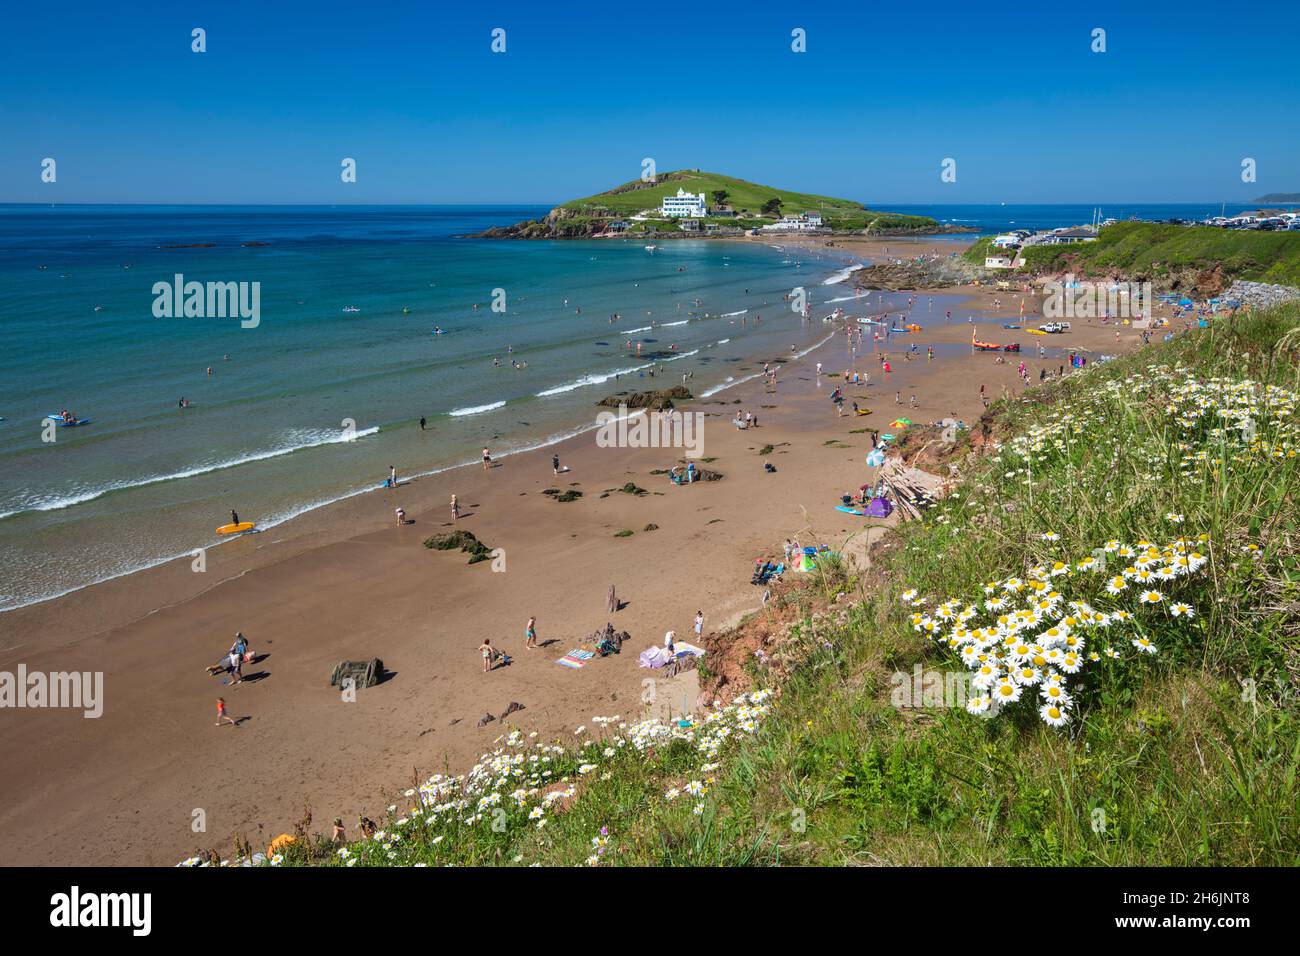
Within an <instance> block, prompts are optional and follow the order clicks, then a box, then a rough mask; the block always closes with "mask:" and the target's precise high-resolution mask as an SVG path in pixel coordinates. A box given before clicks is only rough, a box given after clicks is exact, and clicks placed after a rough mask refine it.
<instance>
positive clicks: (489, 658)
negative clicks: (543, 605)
mask: <svg viewBox="0 0 1300 956" xmlns="http://www.w3.org/2000/svg"><path fill="white" fill-rule="evenodd" d="M537 647H538V644H537V617H536V615H534V616H532V617H530V618H528V623H527V624H525V625H524V650H528V651H532V650H536V649H537ZM478 652H479V656H481V657H482V658H483V673H484V674H486V673H487V672H488V671H490V670H492V669H493V668H494V667H496V666H497V664H502V665H506V664H509V663H510V655H509V654H507V653H506V652H505V651H502V650H499V649H497V648H495V647H493V646H492V638H490V637H485V638H483V643H482V644H480V645H479V646H478Z"/></svg>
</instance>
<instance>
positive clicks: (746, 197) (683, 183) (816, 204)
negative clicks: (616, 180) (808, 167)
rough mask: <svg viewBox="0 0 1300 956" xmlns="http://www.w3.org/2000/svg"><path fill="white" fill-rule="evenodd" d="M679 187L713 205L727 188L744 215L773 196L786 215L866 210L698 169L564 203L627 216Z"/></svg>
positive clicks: (846, 213)
mask: <svg viewBox="0 0 1300 956" xmlns="http://www.w3.org/2000/svg"><path fill="white" fill-rule="evenodd" d="M678 189H684V190H686V191H687V192H688V193H700V192H703V193H704V195H705V198H706V199H707V201H708V203H709V205H710V206H712V205H715V202H714V199H713V193H714V192H715V191H717V190H725V191H726V192H727V193H728V196H727V205H729V206H731V208H732V209H734V210H735V211H736V212H737V214H741V215H743V214H744V213H746V212H749V213H754V214H757V213H758V212H759V210H761V209H762V208H763V204H764V203H766V202H767V201H768V200H769V199H772V198H773V197H776V198H779V199H780V200H781V203H782V207H781V210H782V214H783V215H793V214H796V213H801V212H818V211H820V212H821V213H822V214H823V215H825V216H830V215H844V216H850V215H861V214H862V213H863V208H862V204H861V203H857V202H853V201H852V200H850V199H836V198H834V197H832V196H818V195H816V194H814V193H801V192H795V191H793V190H790V189H776V188H774V187H772V186H761V185H759V184H758V183H751V182H748V181H746V180H744V179H737V178H736V177H734V176H723V175H721V174H719V173H705V172H697V171H695V170H678V171H676V172H671V173H665V174H663V175H661V176H659V177H658V182H655V183H643V182H641V181H640V180H633V181H632V182H629V183H624V184H623V185H622V186H617V187H615V188H614V189H611V190H609V191H607V192H603V193H597V194H596V195H595V196H587V197H586V198H584V199H574V200H572V201H570V202H566V203H564V204H563V205H564V207H565V208H566V209H571V210H574V211H577V212H595V211H598V210H608V211H609V213H612V214H613V215H616V216H627V215H631V214H633V213H638V212H644V211H645V210H648V209H658V208H659V204H660V201H661V200H662V199H663V197H664V196H673V195H676V193H677V190H678Z"/></svg>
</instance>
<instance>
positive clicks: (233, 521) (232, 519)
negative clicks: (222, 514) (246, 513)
mask: <svg viewBox="0 0 1300 956" xmlns="http://www.w3.org/2000/svg"><path fill="white" fill-rule="evenodd" d="M230 523H231V524H239V515H237V514H236V513H235V509H234V508H231V509H230Z"/></svg>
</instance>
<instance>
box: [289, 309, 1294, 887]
mask: <svg viewBox="0 0 1300 956" xmlns="http://www.w3.org/2000/svg"><path fill="white" fill-rule="evenodd" d="M1298 328H1300V307H1296V306H1288V307H1285V308H1282V309H1277V310H1272V311H1269V312H1263V313H1256V314H1254V315H1241V316H1237V317H1235V318H1233V319H1221V320H1217V321H1216V322H1215V323H1214V324H1212V325H1211V326H1210V327H1209V328H1207V329H1205V330H1199V331H1193V332H1189V333H1186V334H1184V335H1180V336H1179V337H1178V338H1176V339H1174V340H1173V341H1171V342H1169V343H1165V344H1162V345H1157V346H1154V347H1152V348H1149V349H1146V350H1143V351H1142V352H1140V353H1136V354H1134V355H1130V356H1126V357H1124V358H1121V359H1118V360H1115V361H1113V362H1110V363H1105V364H1101V365H1095V366H1093V367H1090V368H1089V369H1088V370H1086V371H1084V372H1080V373H1076V374H1074V375H1072V376H1071V377H1069V378H1067V379H1066V380H1064V381H1062V382H1059V383H1051V384H1049V385H1048V386H1046V387H1038V388H1034V389H1031V390H1029V391H1028V392H1026V393H1025V394H1024V395H1023V396H1021V397H1018V398H1014V399H1004V400H1002V401H999V402H997V403H995V404H994V406H993V408H992V409H991V412H990V416H989V417H988V418H986V420H985V422H984V423H982V425H987V426H988V428H989V431H988V433H987V435H988V439H989V442H988V443H986V444H985V445H984V448H983V450H984V452H985V453H984V454H982V455H979V456H971V457H969V458H966V457H963V454H962V453H963V451H964V450H969V447H970V446H969V445H968V443H969V442H970V441H971V437H970V436H967V437H966V438H964V439H962V442H961V443H960V444H959V446H958V455H957V456H956V457H954V458H953V459H952V460H953V461H956V462H959V463H960V467H961V469H962V472H963V480H962V482H961V484H960V485H959V486H958V488H957V490H956V493H955V494H953V495H950V496H949V497H947V498H946V499H944V500H943V501H942V502H940V503H939V504H938V505H936V506H935V507H934V508H933V509H931V510H930V511H928V512H926V514H925V517H924V519H923V520H921V521H916V522H910V523H908V524H905V525H903V526H901V527H900V528H899V529H898V531H897V533H896V534H895V535H894V536H893V537H892V538H891V539H890V540H889V541H888V542H886V543H885V546H883V547H882V546H881V545H877V546H876V548H877V551H876V554H875V560H874V562H873V569H872V573H871V575H870V579H869V580H854V579H852V578H851V577H849V576H847V575H846V574H845V573H844V572H843V570H842V569H841V568H839V567H838V565H836V564H835V563H834V562H828V563H827V565H826V566H825V567H824V568H823V569H822V572H821V573H820V574H816V575H809V576H808V579H807V582H806V585H805V587H804V589H803V590H802V591H797V592H795V593H794V594H793V595H791V596H787V597H782V598H781V600H783V601H790V602H793V603H792V604H791V607H792V609H793V610H794V612H795V613H796V615H799V614H803V615H804V617H803V619H802V622H801V623H799V624H797V625H795V627H794V629H793V631H791V632H790V635H789V637H788V638H787V644H788V645H789V646H788V647H787V648H786V652H785V654H784V655H783V656H784V658H785V659H786V660H787V661H790V662H791V665H790V667H789V669H787V670H786V672H785V674H784V676H783V679H782V680H781V681H780V682H779V687H775V686H774V687H773V689H775V690H776V691H777V692H776V693H775V694H774V695H773V696H772V697H771V698H770V699H766V700H763V699H760V700H758V701H757V702H756V706H757V707H758V709H759V711H761V713H760V714H758V715H756V716H754V719H753V720H752V721H751V720H749V719H748V718H749V717H750V714H749V713H748V712H744V711H742V712H741V713H739V714H736V715H733V716H731V717H728V718H726V719H725V720H724V721H723V722H722V723H723V724H724V725H725V726H726V728H727V730H728V731H729V732H728V734H727V735H725V743H721V744H719V743H718V741H719V740H720V739H722V736H723V735H715V736H714V738H713V744H714V745H716V749H709V747H708V746H705V745H704V743H703V742H702V741H700V740H688V739H669V738H667V737H659V738H655V740H656V741H657V742H653V743H652V744H651V745H650V746H645V744H646V743H647V741H648V740H649V738H644V737H643V738H642V739H641V741H640V745H637V744H636V741H635V740H629V739H627V738H629V737H634V736H635V735H634V734H632V733H631V732H629V731H621V730H618V729H616V728H615V727H614V726H613V725H609V726H607V727H605V728H604V729H601V730H599V731H596V733H597V734H598V735H599V736H600V739H599V740H594V739H590V737H591V735H592V733H593V730H592V729H586V730H585V731H584V733H582V734H579V735H578V736H576V737H575V738H574V740H575V741H585V742H579V743H575V742H573V741H569V742H564V743H563V745H562V746H556V747H554V748H551V749H545V748H539V747H537V746H536V745H534V744H528V745H526V746H525V745H524V743H523V742H521V743H520V745H519V747H518V751H517V754H516V756H513V757H512V756H510V754H511V753H515V751H512V750H511V749H510V748H509V747H507V748H506V751H505V756H503V757H499V758H497V761H498V764H497V766H498V768H499V769H497V770H494V771H493V774H499V775H500V782H492V783H491V785H490V786H486V785H485V786H484V787H483V788H481V789H480V790H478V791H476V793H475V798H474V799H473V800H466V801H464V802H463V803H460V804H457V803H455V802H454V800H453V798H452V797H450V796H446V795H441V794H440V796H439V798H438V800H437V801H435V802H434V803H435V805H432V806H431V805H426V806H425V807H423V808H415V809H416V810H417V812H412V810H413V808H412V807H411V806H410V804H411V800H410V799H406V798H398V799H397V801H396V802H397V803H398V804H400V805H401V807H400V809H398V810H397V811H396V812H395V813H394V815H393V817H394V818H393V819H391V820H388V821H385V822H383V824H382V829H381V831H380V833H379V834H378V835H376V836H375V837H374V838H373V839H368V840H360V841H358V842H356V843H353V844H351V845H350V846H348V847H346V848H344V849H345V850H346V852H345V853H339V849H338V848H337V847H332V846H330V845H329V844H328V842H326V841H324V840H322V839H309V838H307V837H306V835H305V834H303V835H302V839H300V840H299V841H298V843H297V844H295V845H294V846H293V847H292V848H290V849H289V850H288V851H286V852H285V854H284V858H283V862H284V864H286V865H292V864H300V863H305V862H309V861H311V862H316V863H324V864H334V865H358V864H359V865H409V864H417V863H418V864H430V865H440V864H446V863H456V864H504V865H511V864H515V865H528V864H534V863H537V864H542V865H581V864H583V863H584V862H589V863H595V864H597V865H610V864H614V865H618V864H627V865H709V866H713V865H755V864H758V865H762V864H802V865H841V864H879V865H894V866H897V865H983V864H993V865H1012V866H1052V865H1098V866H1111V865H1152V866H1168V865H1180V866H1201V865H1229V866H1245V865H1295V864H1296V863H1298V862H1300V787H1298V786H1297V783H1298V782H1297V773H1298V772H1300V694H1298V693H1297V690H1296V687H1297V678H1298V677H1300V507H1297V504H1298V503H1297V493H1296V492H1297V486H1298V484H1300V453H1298V452H1300V438H1298V437H1297V436H1298V435H1300V427H1298V426H1300V423H1297V421H1296V418H1297V409H1296V397H1295V394H1296V393H1297V392H1300V365H1298V364H1297V354H1298V353H1300V331H1297V329H1298ZM1207 410H1208V413H1207ZM978 431H979V433H980V435H981V436H982V435H984V434H985V432H984V430H983V428H982V427H981V428H980V429H978ZM829 506H830V503H827V506H826V507H827V509H829ZM816 523H817V521H816V518H815V516H814V524H816ZM1179 539H1181V540H1182V541H1183V542H1185V543H1184V544H1183V545H1178V544H1176V542H1177V541H1178V540H1179ZM1110 542H1123V543H1124V545H1126V546H1132V547H1134V548H1136V549H1137V557H1134V556H1131V555H1125V554H1124V553H1123V551H1119V550H1114V549H1112V550H1107V549H1108V548H1110V547H1111V545H1110ZM1142 542H1152V543H1154V544H1155V545H1156V546H1164V545H1167V544H1169V543H1170V542H1174V544H1173V545H1171V547H1172V549H1173V550H1172V551H1169V552H1166V553H1168V554H1180V553H1188V554H1192V555H1193V556H1194V557H1196V558H1197V560H1198V561H1199V560H1200V559H1201V558H1203V559H1204V561H1205V566H1204V567H1203V568H1201V569H1200V570H1199V571H1197V572H1196V573H1195V574H1189V575H1186V576H1184V577H1180V578H1176V579H1174V580H1171V581H1167V582H1160V583H1158V584H1156V585H1154V586H1153V587H1154V589H1155V590H1158V591H1160V592H1162V593H1163V594H1164V595H1165V599H1164V600H1163V601H1162V602H1161V603H1159V604H1148V603H1143V602H1139V601H1138V599H1137V595H1138V594H1139V593H1140V591H1141V588H1140V587H1139V586H1138V585H1137V578H1136V577H1134V578H1133V579H1132V581H1133V586H1132V587H1129V588H1126V589H1124V590H1123V591H1122V592H1121V593H1120V594H1119V595H1118V596H1113V595H1108V594H1107V593H1105V592H1104V591H1103V590H1102V586H1103V584H1105V582H1107V581H1108V580H1111V579H1113V576H1115V575H1118V574H1119V573H1120V570H1121V568H1122V567H1123V565H1124V564H1125V562H1129V561H1132V562H1133V563H1134V565H1137V564H1141V563H1142V562H1141V561H1140V560H1139V558H1140V557H1141V555H1142V553H1143V551H1144V548H1145V546H1144V545H1143V544H1142ZM1180 549H1185V550H1180ZM1090 558H1091V559H1092V560H1093V561H1096V560H1103V561H1105V560H1107V559H1109V561H1110V562H1111V565H1110V569H1109V570H1107V571H1105V572H1104V573H1094V572H1093V570H1092V569H1091V568H1089V567H1088V564H1089V559H1090ZM1058 560H1060V561H1062V563H1061V564H1060V565H1059V566H1058V565H1056V564H1055V562H1056V561H1058ZM1170 561H1171V563H1172V559H1170ZM1036 569H1041V570H1036ZM1127 570H1134V571H1135V569H1134V568H1129V569H1127ZM1127 570H1126V571H1125V573H1127ZM1135 573H1136V571H1135ZM1010 579H1019V580H1021V581H1030V580H1035V581H1041V583H1042V584H1043V590H1042V591H1040V592H1038V593H1039V594H1040V595H1042V596H1043V597H1044V598H1045V599H1047V598H1050V594H1049V593H1048V589H1049V588H1050V589H1051V591H1052V592H1056V591H1057V590H1058V589H1059V592H1061V593H1063V594H1064V595H1065V596H1066V597H1067V598H1068V599H1070V600H1082V601H1085V602H1087V606H1088V607H1090V608H1091V610H1092V611H1101V610H1104V611H1106V612H1107V613H1108V618H1107V622H1106V623H1104V624H1096V623H1094V624H1092V625H1089V626H1086V627H1085V626H1083V625H1077V630H1076V634H1077V635H1085V636H1086V640H1087V647H1086V648H1085V652H1086V651H1092V652H1098V656H1099V658H1100V660H1099V661H1098V662H1096V663H1089V664H1088V665H1087V666H1086V668H1085V670H1084V671H1083V672H1082V673H1081V674H1080V675H1079V676H1078V677H1077V678H1076V677H1073V676H1071V677H1069V678H1067V679H1068V680H1069V681H1070V682H1071V683H1070V689H1071V691H1072V693H1073V694H1074V696H1075V699H1074V702H1073V705H1072V706H1071V707H1070V718H1071V719H1070V722H1069V723H1068V724H1067V725H1066V726H1064V727H1060V728H1055V727H1050V726H1048V725H1047V724H1046V723H1045V722H1044V721H1043V720H1041V719H1039V716H1038V713H1037V710H1036V705H1037V699H1036V695H1035V694H1032V693H1031V695H1030V699H1031V700H1032V702H1033V704H1034V705H1035V706H1032V707H1019V708H1017V707H1016V706H1015V705H1012V707H1010V708H1008V709H1007V710H1006V711H1004V712H1002V713H1000V714H998V715H997V716H995V717H992V718H991V719H989V718H985V717H981V716H976V715H973V714H971V713H968V712H967V710H966V708H964V707H962V706H952V702H951V701H947V700H938V701H931V700H929V699H924V700H922V701H903V702H900V700H899V699H898V691H899V688H900V687H902V686H906V687H909V688H910V687H911V679H912V675H913V674H914V673H916V669H917V668H921V669H922V670H924V671H927V672H938V673H939V674H941V675H948V674H953V673H956V674H959V675H965V674H966V673H967V672H966V669H965V668H964V667H963V666H962V664H961V662H960V661H959V660H958V659H957V654H956V652H955V650H954V649H952V648H951V647H950V646H949V645H948V644H947V643H946V642H943V641H938V640H935V639H934V638H933V637H931V636H927V634H926V633H925V632H924V629H918V628H919V625H918V624H917V623H916V621H917V618H915V617H913V615H921V617H922V618H923V619H925V620H935V619H937V618H938V617H939V616H940V611H941V609H942V608H943V603H942V602H944V600H945V598H959V599H961V600H962V601H963V602H964V603H965V606H967V607H971V608H973V607H975V606H977V605H980V606H982V605H983V603H984V602H985V601H987V600H988V599H989V598H990V597H991V596H993V595H999V596H1000V595H1002V594H1003V593H1004V592H1005V589H1004V588H1002V587H1001V586H1000V585H999V586H993V587H992V590H991V591H986V590H984V589H985V588H986V587H988V586H989V582H1003V583H1005V582H1006V581H1008V580H1010ZM912 589H915V590H916V592H917V594H916V595H915V597H914V596H913V595H912V594H910V593H909V591H911V590H912ZM1005 593H1009V592H1005ZM913 600H915V601H918V602H924V603H923V604H920V605H913V604H912V603H911V602H912V601H913ZM1175 601H1178V602H1186V604H1188V605H1190V606H1191V607H1192V608H1194V609H1195V615H1194V616H1193V617H1188V616H1187V615H1186V614H1182V613H1181V612H1180V614H1179V615H1174V614H1173V613H1172V609H1173V607H1174V606H1175V605H1174V602H1175ZM828 606H829V607H830V608H831V609H832V613H831V614H830V616H829V617H827V616H819V617H814V616H812V611H813V608H814V607H819V608H825V607H828ZM1116 609H1127V612H1128V613H1129V615H1130V616H1129V617H1128V618H1127V619H1126V618H1123V617H1121V616H1119V615H1114V614H1112V613H1111V612H1113V611H1115V610H1116ZM997 613H998V612H997V611H996V610H995V611H987V612H986V611H984V610H982V609H981V611H980V615H979V617H978V618H976V619H974V620H972V621H971V623H970V625H969V626H970V627H976V626H978V625H980V624H981V623H984V622H985V621H988V620H989V619H990V615H996V614H997ZM1076 613H1078V612H1076ZM951 626H952V624H951V622H948V623H946V624H944V625H943V627H942V628H940V629H939V631H938V633H946V632H947V631H948V629H949V628H950V627H951ZM1137 640H1149V641H1151V642H1153V643H1154V646H1155V647H1156V648H1157V652H1156V653H1154V654H1150V653H1145V652H1144V651H1143V650H1142V649H1141V648H1138V647H1137V646H1136V645H1135V644H1134V643H1133V642H1134V641H1137ZM791 648H793V650H791ZM1105 648H1112V649H1114V650H1115V651H1116V656H1115V659H1110V658H1109V656H1108V655H1102V654H1101V653H1100V652H1101V651H1102V650H1103V649H1105ZM773 653H774V654H780V653H781V651H779V650H777V649H773ZM746 672H747V673H748V674H749V675H750V676H751V678H752V679H753V680H754V681H755V682H756V685H757V686H758V687H759V688H765V687H766V685H768V684H769V683H772V684H774V685H775V683H776V682H775V681H774V678H773V674H772V672H771V671H770V670H769V669H768V665H767V663H766V662H765V660H764V659H763V658H759V657H756V658H755V659H754V660H753V661H751V662H750V665H748V666H747V667H746ZM705 673H707V665H706V668H705ZM900 677H901V678H902V680H901V681H900ZM1033 689H1034V688H1032V687H1031V688H1030V690H1031V691H1032V690H1033ZM628 706H629V708H630V709H631V710H632V711H635V710H636V705H635V703H634V702H629V704H628ZM625 719H631V718H625ZM620 740H622V741H623V742H622V743H620V742H619V741H620ZM711 746H712V745H711ZM706 761H707V762H706ZM511 766H516V767H518V768H519V770H518V772H517V774H516V772H515V771H512V770H509V769H508V768H509V767H511ZM543 768H545V769H543ZM516 777H517V779H516ZM530 787H531V789H530ZM515 788H518V789H515ZM564 788H568V789H564ZM489 790H491V791H492V792H494V793H497V796H496V797H493V796H491V795H490V794H489V793H488V791H489ZM414 792H415V791H414V790H413V791H410V792H408V798H409V797H410V794H411V793H414ZM546 794H551V795H552V796H550V797H548V798H547V799H543V797H544V795H546ZM548 801H549V802H548ZM399 821H400V822H399ZM350 832H352V831H351V830H350Z"/></svg>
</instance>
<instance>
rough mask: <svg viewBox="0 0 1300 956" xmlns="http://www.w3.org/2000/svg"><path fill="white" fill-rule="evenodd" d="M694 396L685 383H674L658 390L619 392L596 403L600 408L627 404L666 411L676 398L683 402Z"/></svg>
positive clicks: (633, 406) (631, 406)
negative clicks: (670, 386) (669, 386)
mask: <svg viewBox="0 0 1300 956" xmlns="http://www.w3.org/2000/svg"><path fill="white" fill-rule="evenodd" d="M694 397H695V396H693V395H692V394H691V390H690V389H689V388H687V387H686V386H685V385H674V386H673V387H672V388H665V389H660V390H659V391H657V392H617V393H615V394H613V395H610V396H607V397H606V398H602V399H601V400H600V401H598V402H597V403H596V405H597V406H598V407H600V408H618V407H619V406H620V405H626V406H627V407H628V408H648V409H650V410H651V411H664V410H665V409H670V408H672V407H673V401H674V399H675V400H677V401H679V402H683V401H689V400H690V399H692V398H694Z"/></svg>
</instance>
